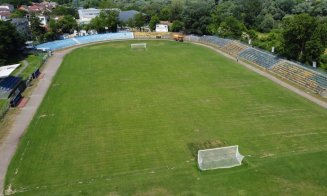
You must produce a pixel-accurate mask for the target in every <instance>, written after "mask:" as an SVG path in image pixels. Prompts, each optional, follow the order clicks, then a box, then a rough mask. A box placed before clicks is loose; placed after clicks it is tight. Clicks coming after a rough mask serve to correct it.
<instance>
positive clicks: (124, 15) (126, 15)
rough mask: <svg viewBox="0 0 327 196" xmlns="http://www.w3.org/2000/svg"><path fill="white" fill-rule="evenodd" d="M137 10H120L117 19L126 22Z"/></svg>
mask: <svg viewBox="0 0 327 196" xmlns="http://www.w3.org/2000/svg"><path fill="white" fill-rule="evenodd" d="M138 13H139V12H138V11H136V10H128V11H121V12H119V16H118V18H119V21H122V22H125V23H126V22H127V21H128V20H130V19H133V18H134V17H135V15H136V14H138Z"/></svg>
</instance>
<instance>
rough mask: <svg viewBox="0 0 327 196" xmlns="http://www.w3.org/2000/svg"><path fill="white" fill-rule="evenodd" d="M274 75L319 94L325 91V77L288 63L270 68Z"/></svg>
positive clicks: (326, 82)
mask: <svg viewBox="0 0 327 196" xmlns="http://www.w3.org/2000/svg"><path fill="white" fill-rule="evenodd" d="M271 71H273V72H274V73H276V74H278V75H280V76H282V77H284V78H286V79H289V80H291V81H292V82H295V83H297V84H298V85H301V86H303V87H305V88H307V89H309V90H312V91H314V92H316V93H321V92H322V91H325V90H326V89H327V77H326V76H325V75H322V74H320V73H317V72H314V71H312V70H309V69H307V68H305V67H302V66H299V65H297V64H295V63H291V62H289V61H282V62H281V63H279V64H278V65H276V66H273V67H272V68H271Z"/></svg>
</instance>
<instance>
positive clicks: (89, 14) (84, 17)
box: [78, 8, 120, 24]
mask: <svg viewBox="0 0 327 196" xmlns="http://www.w3.org/2000/svg"><path fill="white" fill-rule="evenodd" d="M101 11H118V12H120V9H118V8H112V9H96V8H88V9H79V10H78V15H79V20H78V22H79V23H80V24H89V23H90V21H91V20H92V19H93V18H95V17H97V16H99V15H100V12H101Z"/></svg>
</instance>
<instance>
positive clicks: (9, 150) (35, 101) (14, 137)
mask: <svg viewBox="0 0 327 196" xmlns="http://www.w3.org/2000/svg"><path fill="white" fill-rule="evenodd" d="M196 44H199V43H196ZM199 45H202V46H205V47H208V48H211V49H213V50H215V51H217V52H219V53H221V54H223V55H224V56H226V57H228V58H231V59H235V58H233V57H231V56H229V55H227V54H225V53H222V52H221V51H219V50H218V49H216V48H214V47H212V46H207V45H204V44H199ZM83 46H84V45H83ZM77 47H81V46H77ZM77 47H73V48H69V49H65V50H62V51H58V52H54V53H53V56H52V57H50V58H49V59H48V60H47V62H46V65H45V67H44V70H43V71H42V72H43V74H44V77H43V78H42V79H41V81H39V82H38V84H37V86H36V87H35V88H34V89H33V92H32V95H31V96H30V99H29V101H28V103H27V104H26V106H25V107H24V108H22V109H21V111H20V113H19V114H18V115H17V116H16V117H15V118H16V119H15V123H14V124H13V125H12V127H11V128H10V131H9V134H8V135H7V137H6V138H4V142H3V143H2V144H1V145H0V158H1V159H0V195H1V194H2V193H3V191H4V179H5V176H6V171H7V168H8V166H9V163H10V161H11V159H12V157H13V156H14V154H15V151H16V149H17V146H18V143H19V141H20V137H21V136H22V135H23V134H24V131H25V129H26V128H27V127H28V125H29V123H30V121H31V120H32V118H33V116H34V114H35V113H36V111H37V109H38V107H39V105H40V104H41V102H42V100H43V98H44V96H45V94H46V92H47V90H48V88H49V86H50V85H51V82H52V79H53V77H54V75H55V74H56V72H57V70H58V68H59V67H60V65H61V62H62V60H63V57H64V56H65V55H66V54H67V53H69V52H70V51H72V50H73V49H75V48H77ZM239 63H240V64H242V65H243V66H245V67H247V68H248V69H250V70H252V71H254V72H256V73H258V74H260V75H262V76H264V77H266V78H268V79H270V80H272V81H274V82H276V83H278V84H280V85H281V86H284V87H285V88H288V89H289V90H291V91H293V92H295V93H297V94H299V95H301V96H302V97H305V98H307V99H309V100H311V101H312V102H314V103H316V104H318V105H320V106H322V107H324V108H327V103H326V102H323V101H321V100H319V99H317V98H315V97H313V96H311V95H309V94H307V93H305V92H303V91H301V90H299V89H297V88H295V87H293V86H291V85H289V84H287V83H285V82H283V81H281V80H279V79H278V78H276V77H274V76H272V75H270V74H268V73H266V72H264V71H262V70H260V69H258V68H256V67H254V66H251V65H249V64H247V63H244V62H241V61H239Z"/></svg>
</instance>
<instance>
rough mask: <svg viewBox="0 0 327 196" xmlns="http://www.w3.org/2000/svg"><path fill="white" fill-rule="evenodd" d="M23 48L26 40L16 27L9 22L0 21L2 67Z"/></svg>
mask: <svg viewBox="0 0 327 196" xmlns="http://www.w3.org/2000/svg"><path fill="white" fill-rule="evenodd" d="M22 46H24V40H23V39H22V38H21V36H20V35H19V33H18V32H17V31H16V29H15V27H14V26H13V25H12V24H10V23H9V22H4V21H1V20H0V66H1V65H5V64H6V63H7V62H8V60H9V59H10V58H11V57H13V56H14V55H17V54H18V53H19V50H20V49H21V48H22Z"/></svg>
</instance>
